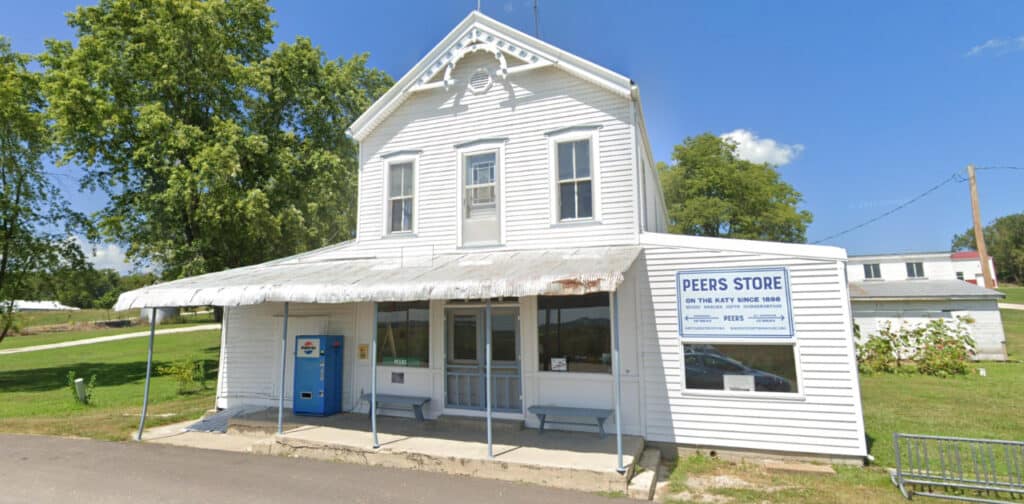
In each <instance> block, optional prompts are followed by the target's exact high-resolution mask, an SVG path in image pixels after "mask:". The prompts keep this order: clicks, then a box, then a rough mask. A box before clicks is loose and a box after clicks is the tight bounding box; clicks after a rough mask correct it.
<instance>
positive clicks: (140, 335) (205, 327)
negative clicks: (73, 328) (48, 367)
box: [0, 324, 220, 355]
mask: <svg viewBox="0 0 1024 504" xmlns="http://www.w3.org/2000/svg"><path fill="white" fill-rule="evenodd" d="M213 329H220V324H200V325H196V326H189V327H176V328H174V329H157V330H156V335H157V336H159V335H161V334H175V333H183V332H192V331H210V330H213ZM148 336H149V331H139V332H131V333H125V334H115V335H113V336H98V337H96V338H86V339H80V340H72V341H64V342H61V343H50V344H48V345H36V346H29V347H21V348H10V349H7V350H0V355H7V354H16V353H22V352H38V351H40V350H53V349H54V348H67V347H73V346H80V345H92V344H95V343H106V342H108V341H120V340H126V339H132V338H145V337H148Z"/></svg>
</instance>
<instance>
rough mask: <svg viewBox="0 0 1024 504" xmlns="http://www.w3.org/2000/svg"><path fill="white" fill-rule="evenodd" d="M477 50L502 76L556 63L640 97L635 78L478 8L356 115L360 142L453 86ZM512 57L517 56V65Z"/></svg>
mask: <svg viewBox="0 0 1024 504" xmlns="http://www.w3.org/2000/svg"><path fill="white" fill-rule="evenodd" d="M477 51H485V52H487V53H490V54H491V55H493V56H494V59H495V60H497V62H498V69H497V70H496V71H495V72H494V74H496V75H495V77H496V78H500V79H503V80H507V79H508V78H509V77H510V76H513V75H517V74H520V73H524V72H530V71H534V70H539V69H542V68H547V67H553V68H558V69H561V70H563V71H565V72H567V73H569V74H571V75H573V76H575V77H577V78H580V79H583V80H585V81H587V82H590V83H593V84H595V85H597V86H600V87H601V88H603V89H606V90H608V91H610V92H612V93H615V94H617V95H619V96H622V97H623V98H627V99H633V100H636V99H638V96H636V95H634V93H635V87H634V86H633V82H632V81H630V80H629V79H628V78H627V77H624V76H622V75H620V74H617V73H615V72H613V71H611V70H608V69H606V68H604V67H601V66H599V65H596V64H594V63H591V62H589V61H587V60H584V59H583V58H580V57H578V56H575V55H573V54H571V53H568V52H565V51H563V50H561V49H559V48H557V47H555V46H552V45H551V44H548V43H546V42H544V41H542V40H539V39H537V38H534V37H531V36H530V35H527V34H525V33H523V32H521V31H518V30H516V29H514V28H512V27H510V26H507V25H504V24H502V23H499V22H498V21H495V20H493V19H491V18H489V17H487V16H485V15H483V14H481V13H480V12H478V11H473V12H471V13H470V14H469V16H467V17H466V18H465V19H464V20H462V22H461V23H459V25H458V26H456V27H455V29H453V30H452V31H451V32H449V34H448V35H447V36H446V37H445V38H444V39H443V40H442V41H441V42H440V43H438V44H437V45H436V46H435V47H434V48H433V49H432V50H431V51H430V52H429V53H428V54H427V55H426V56H424V57H423V59H421V60H420V62H419V63H417V64H416V66H414V67H413V68H412V69H411V70H409V72H408V73H406V74H405V75H404V76H403V77H402V78H401V79H399V80H398V82H396V83H395V85H394V86H392V88H391V89H389V90H388V92H387V93H384V96H381V97H380V98H379V99H378V100H377V101H376V102H374V103H373V104H372V105H370V107H369V108H367V109H366V111H364V112H363V115H361V116H359V117H358V118H356V120H355V121H353V123H352V125H351V126H350V127H349V129H348V133H349V134H350V135H352V137H353V138H355V139H356V141H362V139H363V138H365V137H366V135H368V134H369V133H370V132H371V131H373V129H374V128H375V127H376V126H377V125H379V124H380V123H381V122H382V121H383V120H384V119H385V118H387V117H388V116H389V115H390V114H391V113H392V112H393V111H394V110H395V109H396V108H398V106H399V105H401V104H402V102H404V101H405V99H406V98H408V97H409V95H411V94H414V93H418V92H429V91H430V90H433V89H442V88H443V89H444V90H445V91H449V90H451V87H452V85H453V84H455V80H454V78H453V77H452V73H453V71H454V69H455V65H457V64H458V63H459V61H460V60H461V59H462V58H464V57H466V56H467V55H469V54H472V53H475V52H477ZM509 58H514V60H513V61H512V66H511V67H510V66H509ZM520 62H521V63H520ZM439 77H440V78H439ZM471 90H472V89H471ZM478 92H479V91H478Z"/></svg>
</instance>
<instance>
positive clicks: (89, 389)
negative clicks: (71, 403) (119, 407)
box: [68, 370, 96, 404]
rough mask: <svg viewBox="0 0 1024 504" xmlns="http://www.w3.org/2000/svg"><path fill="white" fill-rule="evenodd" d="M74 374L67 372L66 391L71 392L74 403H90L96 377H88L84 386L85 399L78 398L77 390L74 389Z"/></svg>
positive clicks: (72, 371)
mask: <svg viewBox="0 0 1024 504" xmlns="http://www.w3.org/2000/svg"><path fill="white" fill-rule="evenodd" d="M75 378H76V375H75V372H74V370H71V371H68V389H70V390H71V397H73V398H74V399H75V402H79V403H82V404H91V403H92V393H93V391H94V390H95V389H96V375H92V376H90V377H89V381H88V382H86V384H85V397H78V389H77V388H75Z"/></svg>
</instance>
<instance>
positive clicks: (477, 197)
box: [464, 152, 498, 219]
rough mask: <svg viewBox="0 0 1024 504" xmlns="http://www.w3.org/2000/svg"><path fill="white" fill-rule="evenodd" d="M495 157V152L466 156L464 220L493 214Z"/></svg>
mask: <svg viewBox="0 0 1024 504" xmlns="http://www.w3.org/2000/svg"><path fill="white" fill-rule="evenodd" d="M497 156H498V154H497V153H496V152H487V153H484V154H475V155H471V156H466V194H465V196H464V198H465V200H464V201H465V203H466V218H470V219H471V218H474V217H483V216H491V215H494V214H495V212H496V210H497V199H496V197H495V196H496V194H497V191H496V187H497V179H496V177H495V175H496V173H495V167H496V165H497Z"/></svg>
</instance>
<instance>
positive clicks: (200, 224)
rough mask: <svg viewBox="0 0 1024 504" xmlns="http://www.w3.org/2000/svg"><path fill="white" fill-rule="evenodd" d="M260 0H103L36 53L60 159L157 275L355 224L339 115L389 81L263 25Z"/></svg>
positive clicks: (117, 234) (213, 266)
mask: <svg viewBox="0 0 1024 504" xmlns="http://www.w3.org/2000/svg"><path fill="white" fill-rule="evenodd" d="M271 12H272V9H271V8H270V7H269V6H268V5H267V4H266V2H265V1H264V0H230V1H229V0H206V1H202V0H101V1H100V2H99V4H98V5H97V6H94V7H79V8H78V9H77V10H76V11H75V12H73V13H71V14H69V15H68V22H69V24H70V25H71V26H72V27H73V28H74V29H75V30H76V32H77V44H72V43H71V42H69V41H48V42H47V52H46V54H45V55H44V56H43V58H42V61H43V64H44V66H45V68H46V69H47V78H46V81H45V83H44V89H45V91H46V94H47V96H48V98H49V101H50V112H51V115H52V117H53V119H54V129H55V132H56V136H57V140H58V141H59V143H60V145H61V146H62V147H63V148H64V149H65V156H64V161H65V162H73V161H77V162H78V163H81V164H82V165H84V166H85V174H86V175H85V177H84V178H83V186H84V187H85V188H88V189H92V190H96V189H101V190H103V191H106V192H107V193H108V194H109V196H110V202H109V204H108V205H107V206H106V207H105V208H104V209H103V210H102V211H101V212H99V214H98V224H99V228H100V230H101V232H102V233H103V235H104V236H105V237H106V238H107V239H110V240H113V241H117V242H120V243H123V244H126V245H127V248H126V253H127V255H128V257H129V258H130V259H132V260H133V261H135V262H137V263H140V262H141V263H150V264H152V265H155V266H156V267H158V269H159V270H160V271H161V273H162V276H163V277H164V278H165V279H173V278H179V277H183V276H189V275H195V274H200V273H205V272H210V271H218V270H221V269H225V268H232V267H237V266H244V265H247V264H253V263H256V262H261V261H265V260H269V259H272V258H276V257H280V256H283V255H287V254H292V253H296V252H300V251H303V250H308V249H310V248H315V247H319V246H322V245H326V244H329V243H333V242H336V241H340V240H343V239H347V238H349V237H351V235H352V232H353V229H354V220H355V204H356V199H355V180H356V171H357V161H356V147H355V145H354V143H353V141H352V140H351V139H349V138H347V137H345V135H344V131H345V130H346V128H347V127H348V125H349V124H350V123H351V121H353V120H354V119H355V118H356V117H357V116H358V115H359V114H360V113H361V112H362V110H364V109H365V108H366V107H367V106H368V105H369V104H370V103H372V102H373V100H374V99H376V98H377V97H378V96H379V95H380V94H382V93H383V92H384V91H385V90H386V89H387V88H388V87H389V86H390V85H391V83H392V81H391V79H390V77H388V76H387V75H386V74H384V73H382V72H380V71H377V70H374V69H369V68H367V67H366V56H365V55H361V56H356V57H354V58H352V59H349V60H347V61H346V60H342V59H338V60H332V61H327V60H325V57H324V54H323V52H322V51H321V50H320V49H319V48H318V47H315V46H313V45H312V44H311V43H310V41H309V40H306V39H302V38H300V39H298V40H296V41H295V43H293V44H280V45H279V46H278V47H277V48H276V49H275V50H273V51H271V50H269V49H268V47H270V44H271V42H272V40H273V23H272V22H271V21H270V14H271Z"/></svg>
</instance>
